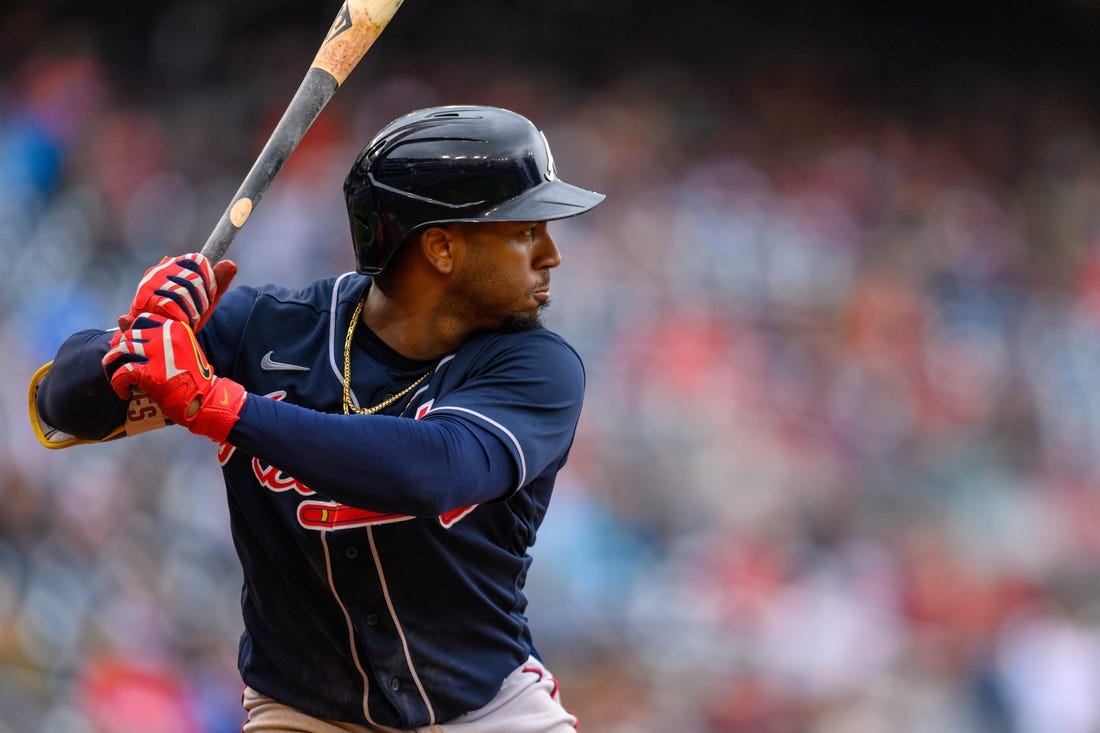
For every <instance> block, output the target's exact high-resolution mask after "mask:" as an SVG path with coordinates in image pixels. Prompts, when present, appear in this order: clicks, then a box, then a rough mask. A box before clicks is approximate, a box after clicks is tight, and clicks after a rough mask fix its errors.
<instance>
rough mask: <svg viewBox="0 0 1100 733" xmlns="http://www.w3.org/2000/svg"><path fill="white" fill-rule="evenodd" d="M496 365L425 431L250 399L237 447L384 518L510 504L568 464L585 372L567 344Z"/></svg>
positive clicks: (234, 437) (468, 381) (539, 347)
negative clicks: (520, 491) (548, 472)
mask: <svg viewBox="0 0 1100 733" xmlns="http://www.w3.org/2000/svg"><path fill="white" fill-rule="evenodd" d="M518 341H519V343H518V344H516V345H514V346H513V347H512V348H508V349H503V350H499V351H496V352H491V353H489V354H487V355H486V356H485V357H484V358H483V359H481V360H480V362H479V364H478V365H476V366H475V367H473V368H472V369H471V370H470V373H469V375H468V378H463V379H461V380H459V383H458V384H457V385H456V387H455V388H454V389H453V390H451V391H449V392H447V393H446V394H445V395H444V396H443V397H441V398H439V399H438V400H436V402H435V404H434V405H433V406H432V408H431V409H430V410H429V411H428V412H427V414H426V415H425V416H424V418H423V419H422V420H411V419H408V418H399V417H390V416H385V415H342V414H341V415H332V414H326V413H321V412H317V411H314V410H310V409H307V408H304V407H301V406H298V405H293V404H289V403H285V402H279V401H276V400H272V399H266V398H263V397H259V396H256V395H250V396H249V398H248V400H247V401H246V402H245V405H244V408H243V409H242V411H241V415H240V419H239V420H238V422H237V424H236V425H235V426H234V428H233V431H232V432H231V433H230V435H229V442H230V443H231V444H232V445H234V446H236V447H238V448H240V449H242V450H244V451H245V452H246V453H248V454H250V455H253V456H256V457H258V458H260V459H262V460H264V461H268V462H270V463H272V464H273V465H277V466H278V467H279V468H280V469H281V470H282V471H284V472H286V473H288V474H291V475H293V476H295V478H297V479H299V480H301V481H302V482H303V483H305V484H307V485H308V486H309V487H310V488H311V489H312V490H314V491H316V492H318V493H320V494H322V495H324V496H326V497H327V498H329V499H334V500H337V501H340V502H342V503H345V504H348V505H349V506H355V507H360V508H363V509H369V510H372V511H380V512H394V513H405V514H413V515H416V516H432V515H438V514H441V513H444V512H447V511H450V510H453V509H455V508H457V507H462V506H467V505H471V504H480V503H485V502H489V501H495V500H499V499H503V498H506V497H507V496H508V495H510V494H511V493H512V492H514V491H516V490H517V489H519V488H520V487H522V486H524V485H525V484H527V483H528V482H529V481H531V480H533V479H534V478H536V477H537V476H539V475H540V474H542V473H543V472H544V471H546V470H547V469H553V470H556V469H557V468H559V467H560V466H561V464H562V463H563V462H564V459H565V455H566V454H567V453H568V450H569V446H570V445H571V443H572V439H573V433H574V430H575V428H576V423H577V419H578V418H579V415H580V408H581V402H582V399H583V390H584V371H583V367H582V366H581V363H580V359H579V357H577V355H576V354H575V353H574V352H573V351H572V350H571V349H569V347H568V346H566V345H565V344H564V342H562V341H560V340H557V341H549V340H547V341H541V340H540V341H532V340H530V339H518Z"/></svg>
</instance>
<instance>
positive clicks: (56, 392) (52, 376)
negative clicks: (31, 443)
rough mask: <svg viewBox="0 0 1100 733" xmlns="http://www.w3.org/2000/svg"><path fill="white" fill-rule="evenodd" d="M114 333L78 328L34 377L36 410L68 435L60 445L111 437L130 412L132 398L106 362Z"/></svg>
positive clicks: (43, 423) (54, 428)
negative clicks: (122, 393) (115, 384)
mask: <svg viewBox="0 0 1100 733" xmlns="http://www.w3.org/2000/svg"><path fill="white" fill-rule="evenodd" d="M110 336H111V332H109V331H100V330H94V329H93V330H86V331H79V332H77V333H74V334H73V335H72V336H70V337H69V338H68V339H66V340H65V342H64V343H62V344H61V346H60V347H59V348H58V350H57V355H56V356H55V357H54V360H53V361H52V362H50V364H48V365H46V366H45V367H43V369H41V370H39V374H37V375H35V380H33V381H32V395H31V400H32V416H33V417H34V418H35V419H36V421H37V423H38V425H40V426H46V427H47V428H48V429H49V430H52V431H60V432H61V433H64V434H67V436H69V438H68V439H67V440H65V441H61V442H59V443H57V445H59V446H61V445H67V444H70V443H74V442H94V441H101V440H106V439H109V438H111V437H113V436H114V434H115V433H116V432H117V431H118V430H119V428H120V427H121V426H122V424H123V422H124V420H125V418H126V409H127V405H128V403H127V402H126V401H125V400H121V399H119V398H118V396H117V395H116V394H115V393H114V390H112V389H111V384H110V382H108V381H107V376H106V374H104V373H103V366H102V364H101V361H102V359H103V355H104V354H106V353H107V349H108V342H109V341H110ZM52 442H57V441H52Z"/></svg>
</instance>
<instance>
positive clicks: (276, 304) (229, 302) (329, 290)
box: [219, 272, 369, 313]
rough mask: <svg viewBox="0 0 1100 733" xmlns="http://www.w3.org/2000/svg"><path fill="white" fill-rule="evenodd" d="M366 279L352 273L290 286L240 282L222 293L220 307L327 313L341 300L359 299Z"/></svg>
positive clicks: (366, 281) (367, 279)
mask: <svg viewBox="0 0 1100 733" xmlns="http://www.w3.org/2000/svg"><path fill="white" fill-rule="evenodd" d="M368 282H369V278H366V277H364V276H362V275H357V274H355V273H350V272H349V273H344V274H342V275H332V276H329V277H325V278H321V279H319V280H315V281H313V282H311V283H308V284H307V285H304V286H297V287H291V286H287V285H280V284H278V283H266V284H263V285H239V286H236V287H234V288H231V289H230V290H229V291H227V292H226V293H225V295H224V296H222V300H221V303H220V304H219V308H222V307H228V308H229V309H231V310H236V309H240V308H246V309H248V310H249V311H254V310H256V309H257V308H260V309H263V310H265V311H292V310H299V309H307V310H312V311H314V312H316V313H326V312H329V311H331V310H332V309H333V307H334V306H335V305H336V304H338V303H342V302H344V301H354V300H356V299H358V298H359V297H360V296H361V295H362V292H363V289H364V288H365V287H366V286H367V283H368Z"/></svg>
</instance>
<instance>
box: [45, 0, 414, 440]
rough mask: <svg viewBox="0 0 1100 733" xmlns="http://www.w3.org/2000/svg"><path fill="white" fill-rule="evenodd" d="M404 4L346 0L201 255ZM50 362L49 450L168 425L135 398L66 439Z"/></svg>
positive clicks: (238, 218)
mask: <svg viewBox="0 0 1100 733" xmlns="http://www.w3.org/2000/svg"><path fill="white" fill-rule="evenodd" d="M403 1H404V0H345V2H344V4H343V5H342V6H341V7H340V12H339V13H337V15H336V19H335V20H334V21H333V22H332V27H331V28H329V31H328V33H327V34H326V35H325V40H324V41H323V42H322V43H321V48H320V49H319V50H318V51H317V56H316V57H315V58H314V59H313V63H312V64H310V67H309V69H308V70H307V71H306V76H305V79H303V80H302V83H301V85H300V86H299V87H298V91H297V92H296V93H295V94H294V98H293V99H291V100H290V104H289V105H288V106H287V108H286V111H285V112H283V116H282V118H281V119H280V120H279V123H278V124H277V125H276V126H275V129H274V131H272V133H271V137H269V138H268V140H267V144H265V145H264V148H263V150H261V151H260V155H259V157H258V158H256V162H255V163H253V164H252V169H251V170H249V172H248V175H247V176H245V179H244V182H243V183H241V187H240V188H239V189H238V190H237V193H236V195H235V196H234V197H233V200H232V201H231V202H230V203H229V206H228V208H226V210H225V213H224V214H222V217H221V219H219V220H218V223H217V225H216V226H215V227H214V231H213V232H211V233H210V237H209V238H208V239H207V240H206V244H204V245H203V247H202V254H203V255H205V256H206V257H208V258H209V259H210V260H211V261H212V262H217V261H218V260H220V259H221V258H222V257H223V256H224V255H225V253H226V250H228V249H229V245H230V244H232V242H233V239H234V237H236V236H237V232H238V231H240V229H241V227H243V226H244V224H245V222H246V221H248V217H249V216H251V214H252V210H253V209H254V208H255V207H256V204H257V203H259V201H260V197H262V196H263V195H264V192H265V191H266V190H267V187H268V186H269V185H271V181H272V180H273V179H274V178H275V175H276V174H277V173H278V172H279V170H280V169H282V167H283V164H284V163H285V162H286V160H287V158H289V157H290V154H291V153H292V152H294V149H295V148H296V147H298V143H300V142H301V141H302V138H303V137H304V136H305V134H306V131H307V130H308V129H309V127H310V125H312V124H313V121H314V120H316V119H317V116H318V115H319V114H320V113H321V110H322V109H324V107H325V105H326V104H328V102H329V100H330V99H332V97H333V95H334V94H336V90H337V89H339V88H340V85H341V84H343V83H344V80H345V79H346V78H347V77H348V74H350V73H351V70H352V69H354V68H355V66H356V65H357V64H358V63H359V60H360V59H362V58H363V55H364V54H365V53H366V52H367V49H369V48H370V47H371V45H372V44H373V43H374V42H375V40H377V39H378V36H379V35H381V33H382V31H383V30H384V29H385V27H386V25H387V24H388V23H389V22H390V19H391V18H392V17H393V15H394V13H396V12H397V9H398V8H399V7H401V3H402V2H403ZM51 364H52V362H50V363H49V364H45V365H44V366H43V367H42V368H40V369H39V370H38V371H37V372H36V373H35V375H34V376H33V377H32V378H31V383H30V389H29V390H28V409H29V411H30V417H31V425H32V427H33V428H34V431H35V435H36V437H37V438H38V441H39V442H40V443H41V444H42V445H44V446H46V447H47V448H67V447H69V446H71V445H79V444H81V443H98V442H103V441H106V440H113V439H115V438H123V437H126V436H129V435H137V434H138V433H144V432H147V431H149V430H155V429H157V428H162V427H164V426H165V425H167V424H168V420H167V419H166V418H165V416H164V412H163V411H162V410H161V409H160V406H159V405H157V404H156V403H155V402H153V401H152V400H150V399H149V398H148V397H146V396H145V395H143V394H141V393H136V394H134V396H133V398H132V399H131V400H130V404H129V406H128V409H127V412H126V421H125V422H124V423H123V424H122V425H120V426H119V427H118V429H117V430H115V431H114V432H113V433H111V434H110V435H108V436H106V437H104V438H102V439H101V440H97V441H96V440H83V439H81V438H76V437H74V436H71V435H68V434H65V433H63V432H61V431H60V430H57V429H56V428H54V427H52V426H50V425H47V424H46V423H45V422H44V421H43V420H42V418H41V417H40V416H39V414H38V410H37V408H36V407H35V401H34V397H35V393H36V391H37V390H38V384H39V383H40V382H41V381H42V378H43V377H45V375H46V373H47V372H48V371H49V369H50V366H51Z"/></svg>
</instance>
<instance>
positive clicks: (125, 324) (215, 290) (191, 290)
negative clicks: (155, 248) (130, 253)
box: [118, 252, 237, 333]
mask: <svg viewBox="0 0 1100 733" xmlns="http://www.w3.org/2000/svg"><path fill="white" fill-rule="evenodd" d="M236 274H237V265H236V264H235V263H234V262H233V261H232V260H222V261H221V262H218V263H211V262H210V260H209V259H207V258H206V257H204V256H203V255H202V254H199V253H197V252H194V253H190V254H185V255H180V256H179V257H165V258H163V259H162V260H161V261H160V262H158V263H157V264H155V265H153V266H152V267H150V268H149V269H148V270H146V271H145V274H144V275H143V276H142V278H141V282H139V283H138V286H137V292H136V293H134V299H133V301H132V302H131V303H130V311H129V312H128V313H126V314H124V315H121V316H119V317H118V327H119V329H120V330H122V331H125V330H126V329H127V328H129V327H130V325H131V324H132V323H133V322H134V319H136V318H137V317H138V315H140V314H141V313H153V314H156V315H160V316H164V317H165V318H171V319H173V320H176V321H183V322H184V323H186V324H187V325H189V326H190V327H191V330H192V331H195V332H196V333H197V332H198V331H199V329H201V328H202V327H203V326H204V325H205V324H206V321H207V320H209V318H210V315H211V314H212V313H213V312H214V308H215V306H217V304H218V300H219V299H221V297H222V293H224V292H225V291H226V290H228V289H229V284H230V283H231V282H232V281H233V277H234V276H235V275H236Z"/></svg>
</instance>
